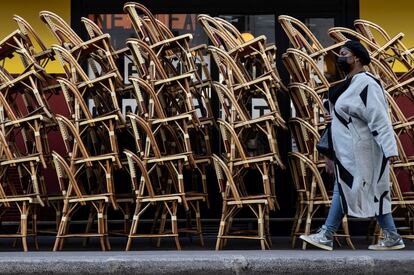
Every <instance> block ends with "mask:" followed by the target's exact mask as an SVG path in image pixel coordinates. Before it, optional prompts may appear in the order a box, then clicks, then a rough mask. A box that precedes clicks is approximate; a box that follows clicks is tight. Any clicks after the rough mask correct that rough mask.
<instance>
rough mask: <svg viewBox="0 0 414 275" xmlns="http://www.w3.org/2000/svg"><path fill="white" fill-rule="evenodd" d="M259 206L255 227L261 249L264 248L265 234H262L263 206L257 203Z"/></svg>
mask: <svg viewBox="0 0 414 275" xmlns="http://www.w3.org/2000/svg"><path fill="white" fill-rule="evenodd" d="M258 208H259V217H258V218H257V229H258V233H259V234H258V235H259V238H260V246H261V248H262V250H265V249H266V245H265V236H264V217H263V208H262V205H261V204H259V205H258Z"/></svg>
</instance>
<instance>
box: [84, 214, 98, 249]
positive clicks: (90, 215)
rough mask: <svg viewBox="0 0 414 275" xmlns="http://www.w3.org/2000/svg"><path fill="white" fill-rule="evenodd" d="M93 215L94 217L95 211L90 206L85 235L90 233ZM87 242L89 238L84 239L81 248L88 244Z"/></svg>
mask: <svg viewBox="0 0 414 275" xmlns="http://www.w3.org/2000/svg"><path fill="white" fill-rule="evenodd" d="M95 215H96V212H95V209H93V207H92V206H91V208H90V209H89V215H88V223H87V224H86V229H85V233H89V232H90V231H91V227H92V225H93V221H94V220H95ZM88 242H89V238H88V237H86V238H85V239H84V240H83V243H82V245H83V247H85V246H86V245H87V244H88Z"/></svg>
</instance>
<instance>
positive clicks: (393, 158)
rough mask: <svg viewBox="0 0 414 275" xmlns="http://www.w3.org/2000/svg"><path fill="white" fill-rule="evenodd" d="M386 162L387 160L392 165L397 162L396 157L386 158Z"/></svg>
mask: <svg viewBox="0 0 414 275" xmlns="http://www.w3.org/2000/svg"><path fill="white" fill-rule="evenodd" d="M388 160H389V162H390V163H394V162H396V161H398V156H391V157H389V158H388Z"/></svg>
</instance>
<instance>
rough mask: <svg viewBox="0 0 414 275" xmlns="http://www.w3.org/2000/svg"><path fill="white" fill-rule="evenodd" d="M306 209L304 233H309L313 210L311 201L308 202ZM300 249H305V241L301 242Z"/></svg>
mask: <svg viewBox="0 0 414 275" xmlns="http://www.w3.org/2000/svg"><path fill="white" fill-rule="evenodd" d="M307 208H308V211H307V214H306V224H305V232H304V234H305V235H309V233H310V229H311V223H312V212H313V203H312V202H311V203H309V205H308V207H307ZM302 249H303V250H305V249H306V242H303V243H302Z"/></svg>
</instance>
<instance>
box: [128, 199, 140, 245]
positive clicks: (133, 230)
mask: <svg viewBox="0 0 414 275" xmlns="http://www.w3.org/2000/svg"><path fill="white" fill-rule="evenodd" d="M140 211H141V202H139V201H137V203H136V205H135V212H134V216H133V218H132V222H131V229H130V231H129V235H128V241H127V245H126V248H125V251H129V250H130V249H131V245H132V241H133V239H134V235H135V233H136V232H137V227H138V218H139V212H140Z"/></svg>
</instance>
